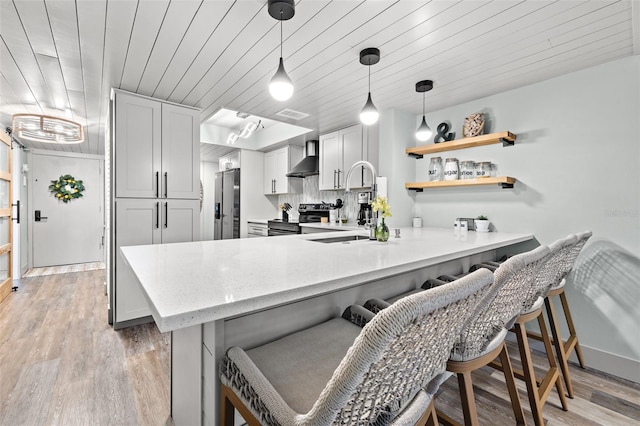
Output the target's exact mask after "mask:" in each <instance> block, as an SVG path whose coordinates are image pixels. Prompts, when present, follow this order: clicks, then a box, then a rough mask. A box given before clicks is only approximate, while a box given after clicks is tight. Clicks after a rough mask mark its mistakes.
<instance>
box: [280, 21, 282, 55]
mask: <svg viewBox="0 0 640 426" xmlns="http://www.w3.org/2000/svg"><path fill="white" fill-rule="evenodd" d="M280 57H281V58H282V10H281V11H280Z"/></svg>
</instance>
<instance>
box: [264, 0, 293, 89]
mask: <svg viewBox="0 0 640 426" xmlns="http://www.w3.org/2000/svg"><path fill="white" fill-rule="evenodd" d="M268 8H269V15H271V16H272V17H273V18H275V19H277V20H278V21H280V63H279V65H278V70H277V71H276V73H275V74H274V76H273V77H271V82H270V83H269V93H271V96H273V98H274V99H275V100H277V101H286V100H287V99H289V98H290V97H291V95H293V81H291V78H289V76H288V75H287V72H286V71H285V70H284V60H283V59H282V21H286V20H289V19H291V18H293V15H295V13H296V9H295V3H294V2H293V0H269V7H268Z"/></svg>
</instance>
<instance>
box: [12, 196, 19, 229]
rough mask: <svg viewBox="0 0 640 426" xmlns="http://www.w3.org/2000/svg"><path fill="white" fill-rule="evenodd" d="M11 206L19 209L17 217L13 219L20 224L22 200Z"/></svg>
mask: <svg viewBox="0 0 640 426" xmlns="http://www.w3.org/2000/svg"><path fill="white" fill-rule="evenodd" d="M11 206H15V207H17V209H16V217H14V218H13V220H15V221H16V223H18V224H19V223H20V200H18V201H16V203H15V204H11Z"/></svg>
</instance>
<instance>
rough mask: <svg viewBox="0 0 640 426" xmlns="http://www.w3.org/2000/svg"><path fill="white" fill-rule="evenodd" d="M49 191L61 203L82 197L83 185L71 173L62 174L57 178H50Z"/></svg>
mask: <svg viewBox="0 0 640 426" xmlns="http://www.w3.org/2000/svg"><path fill="white" fill-rule="evenodd" d="M49 191H50V192H51V193H52V194H53V195H54V196H55V197H56V198H57V199H58V200H60V201H62V202H63V203H68V202H69V201H71V200H75V199H76V198H80V197H82V191H84V185H83V183H82V181H81V180H76V179H75V178H74V177H73V176H71V175H62V176H60V178H59V179H58V180H52V181H51V185H49Z"/></svg>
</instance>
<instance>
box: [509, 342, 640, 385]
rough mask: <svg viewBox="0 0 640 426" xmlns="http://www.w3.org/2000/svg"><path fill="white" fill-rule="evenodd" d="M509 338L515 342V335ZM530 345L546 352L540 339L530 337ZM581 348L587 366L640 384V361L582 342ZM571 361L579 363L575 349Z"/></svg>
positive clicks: (570, 357)
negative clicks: (585, 344)
mask: <svg viewBox="0 0 640 426" xmlns="http://www.w3.org/2000/svg"><path fill="white" fill-rule="evenodd" d="M507 340H508V341H510V342H514V343H515V341H516V338H515V335H513V333H509V334H508V335H507ZM529 346H530V347H531V349H533V350H536V351H539V352H543V353H544V345H543V344H542V342H540V341H536V340H533V339H529ZM580 348H582V356H583V358H584V363H585V366H586V367H587V368H589V369H593V370H597V371H600V372H602V373H606V374H609V375H611V376H616V377H620V378H622V379H624V380H629V381H631V382H634V383H638V384H640V361H638V360H634V359H630V358H626V357H623V356H620V355H617V354H612V353H610V352H606V351H603V350H600V349H595V348H591V347H589V346H584V345H583V344H582V343H581V344H580ZM569 362H571V363H573V364H575V365H578V358H577V357H576V354H575V351H574V352H572V353H571V355H570V356H569Z"/></svg>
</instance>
